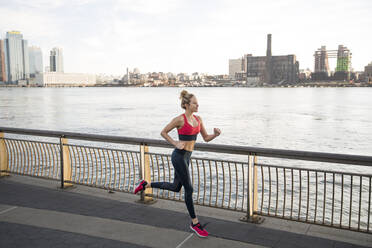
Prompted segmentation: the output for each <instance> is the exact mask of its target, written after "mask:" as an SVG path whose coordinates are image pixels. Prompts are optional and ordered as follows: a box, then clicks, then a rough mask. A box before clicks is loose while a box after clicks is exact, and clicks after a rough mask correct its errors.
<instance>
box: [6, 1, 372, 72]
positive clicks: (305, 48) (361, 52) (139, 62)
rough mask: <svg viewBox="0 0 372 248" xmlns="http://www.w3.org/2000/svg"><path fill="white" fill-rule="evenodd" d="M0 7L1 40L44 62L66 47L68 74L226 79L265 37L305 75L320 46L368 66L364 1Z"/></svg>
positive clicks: (261, 50)
mask: <svg viewBox="0 0 372 248" xmlns="http://www.w3.org/2000/svg"><path fill="white" fill-rule="evenodd" d="M0 2H1V4H0V16H1V21H0V32H1V33H2V34H4V33H5V32H6V31H8V30H13V29H16V30H19V31H21V32H22V33H23V34H24V37H25V39H28V40H29V41H30V43H31V44H33V45H37V46H40V47H42V49H43V51H44V57H45V59H47V55H48V52H49V49H50V48H52V47H54V46H60V47H63V49H64V54H65V56H64V57H65V69H66V71H77V72H97V73H99V72H107V73H122V72H123V71H124V70H125V68H126V67H138V68H140V69H141V71H173V72H180V71H184V72H193V71H200V72H211V73H227V69H228V59H229V58H237V57H240V56H242V55H243V54H245V53H253V54H254V55H264V54H265V49H266V34H267V33H272V34H273V52H274V54H277V55H279V54H296V55H297V57H298V59H299V61H300V65H301V67H302V68H305V67H310V68H312V67H313V53H314V51H315V50H316V49H317V48H318V47H320V46H321V45H323V44H325V45H327V46H328V47H329V48H330V49H335V48H337V45H338V44H344V45H346V46H347V47H349V48H350V49H351V50H352V52H353V65H354V67H355V68H357V69H363V66H364V65H366V64H367V63H368V62H370V61H371V60H372V58H371V57H370V54H372V51H371V46H370V45H369V43H368V41H369V40H371V34H370V31H369V29H370V26H372V20H371V18H370V17H369V16H370V15H369V13H370V12H371V11H372V4H371V2H370V1H367V0H356V1H347V0H343V1H341V0H338V1H336V0H327V1H320V0H316V1H311V2H310V1H301V0H296V1H295V0H277V1H274V0H262V1H245V0H231V1H229V0H217V1H210V0H204V1H196V0H158V1H150V0H147V1H146V0H136V1H135V0H121V1H120V0H105V1H103V0H55V1H49V0H29V1H26V0H15V1H11V2H9V1H2V0H0ZM2 2H4V3H2ZM361 37H363V38H361ZM45 64H47V63H45Z"/></svg>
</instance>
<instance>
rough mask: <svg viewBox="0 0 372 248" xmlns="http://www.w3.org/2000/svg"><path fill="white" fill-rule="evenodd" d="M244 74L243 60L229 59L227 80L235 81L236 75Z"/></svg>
mask: <svg viewBox="0 0 372 248" xmlns="http://www.w3.org/2000/svg"><path fill="white" fill-rule="evenodd" d="M242 72H244V58H239V59H229V78H231V79H235V78H236V73H242Z"/></svg>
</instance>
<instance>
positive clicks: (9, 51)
mask: <svg viewBox="0 0 372 248" xmlns="http://www.w3.org/2000/svg"><path fill="white" fill-rule="evenodd" d="M4 55H5V71H6V78H7V80H6V81H7V82H18V80H25V79H29V77H30V72H29V57H28V47H27V40H24V39H23V35H22V34H21V33H20V32H19V31H10V32H7V33H6V38H5V40H4Z"/></svg>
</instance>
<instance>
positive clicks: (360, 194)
mask: <svg viewBox="0 0 372 248" xmlns="http://www.w3.org/2000/svg"><path fill="white" fill-rule="evenodd" d="M123 145H127V146H128V147H123ZM169 148H171V146H170V145H169V144H167V143H166V142H164V141H159V140H152V139H142V138H141V139H139V138H129V137H118V136H104V135H92V134H81V133H71V132H56V131H45V130H29V129H16V128H4V127H0V170H1V171H0V173H1V176H2V177H1V179H0V228H1V232H0V233H1V234H0V235H1V238H0V240H1V241H0V244H2V247H30V245H31V246H32V247H52V246H53V247H67V246H70V247H71V246H73V247H87V246H89V247H119V246H120V247H227V246H229V247H371V246H372V236H371V232H372V230H371V218H370V217H371V208H370V207H371V177H372V175H371V174H370V173H368V172H367V173H364V174H363V173H356V172H354V171H350V170H349V169H347V168H350V167H347V166H348V165H359V166H366V168H368V169H370V166H372V157H370V156H356V155H345V154H330V153H316V152H306V151H290V150H278V149H265V148H254V147H242V146H225V145H211V144H197V145H196V147H195V148H196V150H198V151H203V152H205V154H206V156H205V157H192V160H191V164H190V165H191V168H190V170H191V175H192V181H193V185H194V192H195V193H194V200H195V203H196V205H197V206H196V208H197V213H198V216H199V218H200V219H201V220H202V221H203V222H204V223H207V229H208V231H209V232H210V233H211V236H210V237H209V238H208V239H202V240H201V239H199V238H198V237H196V236H195V235H192V234H191V231H190V230H189V228H188V224H189V223H188V222H189V219H188V218H189V217H188V216H187V214H186V211H185V208H186V207H185V206H184V203H183V193H182V192H180V193H173V192H166V191H161V190H159V191H156V190H154V191H150V190H148V191H146V192H145V193H144V194H142V195H141V196H135V195H133V194H131V192H132V191H133V188H134V186H135V184H136V183H137V182H138V181H139V180H140V179H142V178H145V179H147V180H149V181H159V180H164V181H170V180H171V179H172V176H173V169H172V166H171V163H170V159H169V156H170V153H169V152H161V151H158V150H157V149H169ZM208 153H212V154H213V156H208ZM215 154H236V155H239V156H241V157H242V158H243V160H240V159H237V160H225V159H220V158H219V157H218V156H216V155H215ZM211 157H212V158H211ZM266 158H268V159H272V160H265V159H266ZM288 161H297V162H298V163H300V161H301V162H303V164H301V166H294V165H291V163H290V162H288ZM314 164H317V165H318V166H317V167H315V166H314ZM330 164H334V165H336V166H335V168H334V169H332V168H330V167H329V165H330ZM323 165H324V169H320V168H321V167H322V166H323ZM325 165H327V166H325ZM343 166H345V168H343ZM366 171H367V170H366ZM144 203H147V204H144ZM263 218H264V221H263ZM262 221H263V222H262Z"/></svg>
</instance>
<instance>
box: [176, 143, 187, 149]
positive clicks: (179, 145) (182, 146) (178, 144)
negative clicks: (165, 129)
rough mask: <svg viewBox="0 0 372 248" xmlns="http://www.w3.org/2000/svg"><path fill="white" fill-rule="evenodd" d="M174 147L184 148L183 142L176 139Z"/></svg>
mask: <svg viewBox="0 0 372 248" xmlns="http://www.w3.org/2000/svg"><path fill="white" fill-rule="evenodd" d="M176 148H177V149H180V150H182V149H183V148H185V142H182V141H176Z"/></svg>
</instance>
